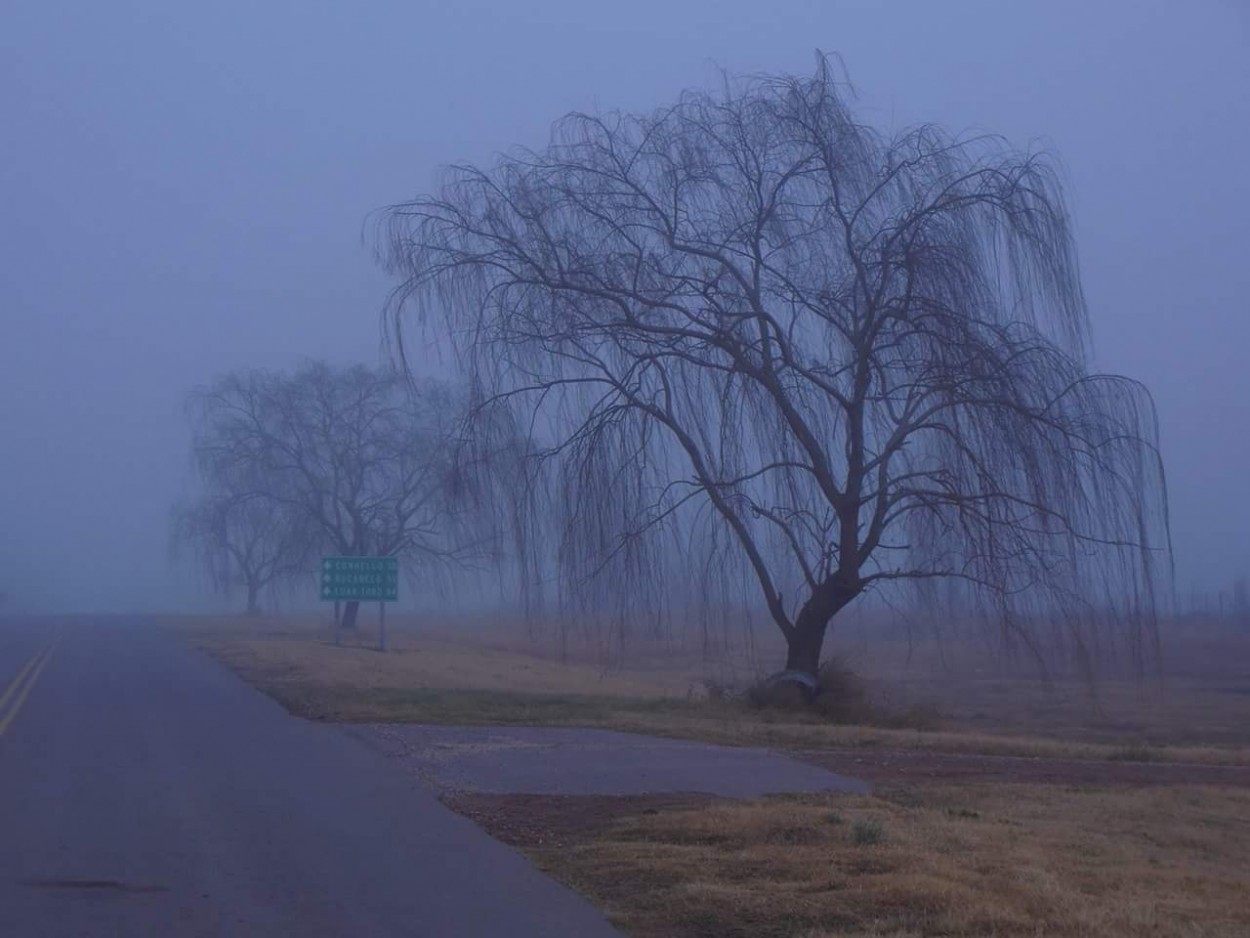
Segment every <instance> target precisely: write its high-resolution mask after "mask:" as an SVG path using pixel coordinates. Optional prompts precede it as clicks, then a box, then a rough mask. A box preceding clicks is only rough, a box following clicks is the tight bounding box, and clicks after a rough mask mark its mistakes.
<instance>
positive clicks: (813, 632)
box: [786, 582, 861, 679]
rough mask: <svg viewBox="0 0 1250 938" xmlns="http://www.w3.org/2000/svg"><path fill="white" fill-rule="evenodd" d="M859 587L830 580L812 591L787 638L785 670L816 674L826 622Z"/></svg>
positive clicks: (856, 592) (858, 591)
mask: <svg viewBox="0 0 1250 938" xmlns="http://www.w3.org/2000/svg"><path fill="white" fill-rule="evenodd" d="M860 590H861V588H860V586H859V585H858V584H854V585H847V584H844V583H839V582H831V583H829V584H827V585H826V586H824V587H822V588H821V589H818V590H817V591H816V592H815V593H813V594H812V597H811V599H809V600H808V601H807V602H806V603H804V604H803V608H802V609H800V610H799V615H798V617H797V618H796V619H795V620H794V630H793V631H792V632H791V633H790V635H789V636H787V638H786V670H787V671H798V672H800V673H802V674H806V675H808V676H810V677H812V678H813V679H814V678H815V677H816V674H817V672H818V671H819V670H820V652H821V649H822V648H823V647H824V644H825V633H826V631H827V630H828V628H829V623H830V622H831V621H833V617H834V616H835V615H837V614H838V613H839V612H840V611H841V610H842V609H843V608H844V607H845V606H846V605H847V604H848V603H849V602H850V601H851V600H852V599H854V598H855V597H856V596H858V595H859V594H860Z"/></svg>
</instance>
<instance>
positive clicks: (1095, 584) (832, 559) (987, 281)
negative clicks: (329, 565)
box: [381, 62, 1168, 672]
mask: <svg viewBox="0 0 1250 938" xmlns="http://www.w3.org/2000/svg"><path fill="white" fill-rule="evenodd" d="M383 225H384V227H383V230H382V232H381V235H382V242H383V244H384V245H385V252H384V260H385V262H386V264H387V265H388V266H389V268H390V269H391V270H392V271H393V272H395V273H397V274H398V275H400V277H401V278H402V282H401V285H400V287H399V288H398V290H397V291H396V294H395V297H394V304H393V308H392V312H393V316H394V318H393V322H394V325H395V327H396V328H397V330H399V331H400V332H401V333H402V329H403V328H404V325H405V312H406V311H407V310H410V309H415V310H416V311H417V312H418V313H419V314H421V315H430V314H437V315H440V316H442V317H443V321H444V322H445V324H446V326H447V327H448V328H449V330H450V334H451V336H452V340H453V342H454V343H455V346H456V350H457V352H458V354H459V357H460V359H461V361H462V362H463V363H464V365H465V366H466V368H467V370H468V373H469V375H470V378H471V380H472V382H473V386H474V387H475V388H476V389H477V392H478V394H479V395H480V397H481V400H482V401H483V405H482V407H481V408H480V410H485V409H487V408H488V407H489V406H490V405H495V406H497V407H500V408H507V409H508V410H509V411H511V412H512V413H513V420H514V421H515V422H517V423H520V424H522V425H529V426H532V427H535V428H537V429H536V435H537V436H538V437H540V438H543V439H547V440H549V441H550V443H549V445H547V446H546V447H545V448H541V452H539V453H536V454H535V455H536V456H537V458H539V459H542V460H546V461H547V462H548V463H549V465H550V471H549V473H548V474H547V476H546V478H548V479H550V480H551V481H552V483H553V484H554V487H555V488H554V491H555V492H556V493H558V495H557V497H556V498H555V499H554V501H555V502H556V503H558V504H559V505H560V506H562V507H564V508H565V510H566V514H565V519H566V525H565V528H564V531H563V534H562V545H563V546H562V549H561V550H560V552H559V556H560V562H561V568H562V571H563V576H564V579H565V580H566V581H567V582H570V583H571V582H582V583H585V582H587V581H588V580H598V581H599V582H600V583H608V584H611V587H610V588H615V589H617V590H620V589H622V588H629V589H631V590H632V589H634V586H635V585H636V584H637V583H638V581H639V580H640V579H644V580H645V579H647V577H648V576H650V575H651V574H654V572H655V571H654V570H653V569H652V570H650V571H649V572H645V573H643V574H642V575H641V576H639V571H641V570H643V568H647V567H648V565H649V564H654V563H655V562H657V561H659V560H660V559H661V558H663V557H670V558H671V557H672V552H671V550H669V549H666V548H662V547H661V546H660V544H661V542H662V539H663V537H664V536H665V535H666V534H667V535H676V534H679V533H680V534H682V535H683V536H685V537H687V538H689V537H690V535H691V532H696V531H702V532H703V533H701V534H698V535H696V536H695V537H694V541H695V542H698V543H701V544H703V545H704V547H705V548H706V549H713V545H716V547H715V549H717V550H720V549H721V548H722V547H723V545H724V544H725V543H726V542H725V541H724V540H723V539H722V537H721V536H720V535H718V534H713V530H714V529H715V530H719V531H720V532H722V533H723V534H728V535H729V538H730V541H729V543H732V544H733V546H734V552H733V553H734V555H735V557H736V559H737V560H738V561H742V562H745V569H746V571H747V572H748V574H749V575H750V576H752V577H753V578H754V580H755V581H756V583H757V585H758V588H759V591H760V593H761V594H762V596H763V598H764V601H765V604H766V605H767V607H768V609H769V612H770V614H771V616H772V618H773V619H774V621H775V622H776V624H777V626H778V628H779V629H780V630H781V631H782V633H783V634H784V635H785V636H786V638H787V640H788V642H789V644H790V649H791V653H790V661H789V667H790V668H794V669H798V670H804V671H808V672H813V671H814V670H815V668H816V665H817V663H818V660H819V654H820V648H821V641H822V640H823V636H824V633H825V629H826V626H827V623H828V622H829V620H830V618H831V617H832V616H833V615H835V614H836V613H837V612H838V611H839V610H840V609H841V608H843V607H844V606H845V605H846V604H847V603H848V602H850V601H851V600H853V599H854V598H855V597H856V596H858V595H859V594H860V593H862V592H863V591H864V590H865V589H867V588H870V587H873V586H878V587H881V588H885V586H886V585H887V584H895V583H900V582H906V581H924V580H928V579H930V578H934V577H949V578H955V579H957V580H959V581H961V582H963V583H965V584H967V586H968V592H967V596H968V598H969V599H970V600H975V601H977V602H979V603H981V604H984V605H986V606H987V607H988V608H992V609H993V610H994V611H995V612H996V613H997V616H998V618H999V620H1000V621H1001V622H1004V623H1007V622H1012V623H1019V622H1022V621H1024V622H1027V621H1038V622H1040V621H1042V620H1048V621H1053V620H1055V619H1063V620H1064V621H1072V622H1075V621H1077V620H1078V619H1081V620H1082V621H1084V620H1086V619H1088V618H1089V617H1090V616H1102V615H1104V614H1107V613H1109V612H1111V611H1113V610H1114V611H1116V612H1117V613H1124V620H1125V621H1131V622H1132V623H1135V624H1136V625H1137V626H1141V625H1145V626H1147V628H1149V627H1150V625H1151V624H1152V622H1153V614H1154V605H1153V604H1154V594H1155V588H1156V585H1157V582H1156V581H1157V576H1158V573H1159V567H1158V565H1159V562H1160V559H1163V560H1164V561H1166V558H1167V556H1168V553H1167V548H1168V534H1167V518H1166V500H1165V495H1164V487H1163V472H1162V466H1161V461H1160V459H1159V454H1158V447H1157V442H1156V438H1157V434H1156V430H1155V425H1154V412H1153V405H1152V402H1151V399H1150V397H1149V395H1148V393H1147V392H1146V391H1145V389H1144V388H1143V387H1142V386H1141V385H1139V384H1137V383H1136V382H1133V381H1130V380H1127V379H1124V378H1119V377H1115V376H1107V375H1096V374H1091V373H1090V372H1089V368H1088V364H1087V349H1086V324H1087V319H1086V308H1085V300H1084V296H1083V294H1082V290H1081V285H1080V279H1079V275H1078V269H1077V260H1076V253H1075V246H1074V244H1073V240H1072V236H1071V232H1070V228H1069V221H1068V217H1067V214H1066V211H1065V208H1064V202H1063V198H1062V193H1061V190H1060V186H1059V182H1058V179H1057V177H1056V174H1055V172H1054V170H1053V169H1052V168H1051V166H1050V165H1049V163H1048V162H1047V161H1046V160H1045V159H1043V158H1042V157H1040V156H1036V155H1021V154H1018V153H1015V152H1013V151H1012V150H1010V149H1009V148H1008V147H1007V146H1006V145H1005V144H1004V143H1003V142H1002V141H1000V140H998V139H996V138H989V137H981V138H972V139H956V138H951V137H950V136H948V135H947V134H945V133H944V132H943V131H941V130H940V129H939V128H936V127H931V126H925V127H920V128H917V129H914V130H911V131H908V132H906V133H903V134H901V135H900V136H898V137H895V138H892V139H886V138H884V137H882V136H881V135H880V134H878V133H876V132H875V131H873V130H872V129H870V128H868V127H865V126H863V125H862V124H860V123H858V122H857V121H856V119H855V118H854V115H853V114H852V113H851V111H850V109H849V107H848V104H847V101H846V99H845V98H844V96H843V94H842V92H841V90H840V89H839V87H838V86H837V83H836V82H835V81H834V79H833V77H832V75H831V73H830V71H829V69H828V67H827V66H826V65H825V63H823V62H822V65H821V68H820V69H819V71H818V73H817V74H816V75H815V77H813V78H810V79H794V78H759V79H752V80H749V81H745V82H741V83H739V84H737V85H736V86H733V85H731V86H730V87H729V88H728V90H727V91H726V92H725V93H724V94H723V95H721V96H714V95H709V94H702V93H687V94H685V95H683V96H682V98H681V99H680V100H679V101H678V103H677V104H675V105H674V106H672V107H670V108H667V109H665V110H662V111H659V112H657V113H655V114H653V115H649V116H633V115H619V114H618V115H610V116H607V117H595V116H588V115H583V114H574V115H571V116H569V117H567V118H565V119H564V120H562V121H561V122H560V123H558V124H557V125H556V128H555V130H554V133H553V137H552V142H551V144H550V146H549V147H548V148H547V149H546V150H544V151H542V152H540V153H534V152H525V151H518V152H516V153H514V154H512V155H509V156H507V157H504V158H502V159H501V160H500V161H499V162H498V163H497V164H496V165H495V166H494V167H492V168H491V169H489V170H482V169H478V168H475V167H472V166H459V167H456V168H454V169H453V170H451V171H450V173H449V174H448V177H447V180H446V182H445V184H444V186H443V187H442V190H441V192H440V193H439V194H438V195H436V196H430V197H425V198H420V199H417V200H415V201H413V202H409V203H405V204H402V205H397V206H395V207H393V208H392V209H391V210H390V211H389V212H388V213H387V214H386V216H385V218H384V220H383ZM704 509H707V510H704ZM605 578H606V579H605ZM652 579H654V577H652ZM627 584H628V586H627ZM637 592H638V591H636V590H635V593H637ZM643 592H645V591H643Z"/></svg>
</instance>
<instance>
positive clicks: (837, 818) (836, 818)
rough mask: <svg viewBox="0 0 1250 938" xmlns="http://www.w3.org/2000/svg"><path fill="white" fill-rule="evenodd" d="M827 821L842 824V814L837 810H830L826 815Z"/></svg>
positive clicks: (827, 822)
mask: <svg viewBox="0 0 1250 938" xmlns="http://www.w3.org/2000/svg"><path fill="white" fill-rule="evenodd" d="M825 823H826V824H841V823H842V815H840V814H838V812H837V811H830V812H829V813H828V814H826V815H825Z"/></svg>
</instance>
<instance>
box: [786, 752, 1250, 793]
mask: <svg viewBox="0 0 1250 938" xmlns="http://www.w3.org/2000/svg"><path fill="white" fill-rule="evenodd" d="M795 755H796V756H797V757H798V758H800V759H802V760H803V761H804V762H809V763H811V764H812V765H818V766H820V767H821V768H824V769H828V770H829V771H831V772H836V773H839V774H842V775H848V776H853V777H855V778H860V779H863V780H864V781H867V782H869V783H871V784H872V785H874V786H876V785H899V784H905V783H912V782H919V783H927V782H951V781H964V780H966V781H976V782H1009V783H1016V784H1041V785H1066V786H1080V787H1097V788H1105V787H1121V786H1133V787H1136V786H1143V785H1214V786H1231V787H1235V788H1250V768H1247V767H1246V766H1219V765H1186V764H1183V763H1172V762H1158V763H1155V762H1136V761H1130V760H1127V759H1126V760H1124V761H1093V760H1084V759H1029V758H1019V757H1013V756H983V755H961V754H956V753H941V752H921V751H902V750H894V751H882V752H866V751H864V750H863V749H854V750H820V751H816V750H809V751H806V752H799V753H795Z"/></svg>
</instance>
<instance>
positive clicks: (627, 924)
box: [453, 784, 1250, 938]
mask: <svg viewBox="0 0 1250 938" xmlns="http://www.w3.org/2000/svg"><path fill="white" fill-rule="evenodd" d="M560 801H561V799H556V798H548V799H541V798H534V797H531V798H528V799H526V800H525V803H524V816H525V819H526V825H525V827H524V828H523V829H521V830H520V831H519V832H518V831H517V830H516V829H515V828H510V827H509V826H508V825H507V824H506V821H505V818H506V813H505V812H504V811H503V810H502V809H505V808H506V805H507V798H506V796H502V797H501V796H478V797H476V798H474V797H472V796H466V798H465V799H462V800H461V803H459V804H456V805H455V806H456V807H458V808H459V809H460V810H463V811H464V812H465V813H467V814H469V815H470V816H471V817H475V818H477V819H478V820H479V822H480V823H483V825H484V826H485V827H486V828H487V829H488V830H492V831H493V832H495V833H496V834H497V836H500V837H501V838H502V839H504V840H507V841H510V842H512V843H513V844H514V845H515V846H517V847H519V848H520V849H522V850H524V851H525V852H526V853H527V854H528V855H529V856H530V857H531V858H532V859H533V860H534V861H535V862H536V863H537V864H538V865H539V866H540V867H541V868H543V869H544V870H546V871H547V872H549V873H550V874H552V875H554V876H556V877H557V878H559V879H561V880H563V881H564V882H566V883H568V884H569V885H571V886H573V887H574V888H576V889H577V890H579V891H580V892H582V893H584V894H585V895H587V896H589V897H591V898H592V899H593V900H594V901H595V902H596V903H597V904H598V905H599V906H600V907H601V908H603V909H604V910H605V911H606V912H607V913H608V914H609V915H610V916H611V917H612V919H613V920H614V921H615V922H616V923H617V924H618V925H619V926H621V927H622V928H623V930H625V931H626V932H627V933H628V934H630V935H633V936H635V938H825V936H829V938H832V936H834V935H839V936H879V938H886V936H888V938H917V936H946V938H974V936H976V938H983V936H997V938H1037V936H1063V938H1068V936H1071V938H1078V936H1080V938H1086V936H1089V938H1094V936H1097V938H1156V936H1157V938H1162V936H1207V938H1216V936H1219V938H1241V936H1244V935H1247V934H1250V903H1248V902H1247V901H1246V897H1247V895H1250V791H1248V790H1246V789H1221V788H1193V787H1166V788H1144V789H1133V790H1123V789H1117V790H1113V791H1100V790H1080V789H1071V788H1066V787H1060V786H1012V785H983V784H982V785H976V784H974V785H960V786H959V787H957V788H952V787H943V786H919V787H916V786H912V787H908V788H906V789H898V790H894V791H888V790H887V791H883V792H881V793H880V794H878V795H875V796H871V797H855V796H837V797H834V796H816V795H813V796H799V797H773V798H767V799H758V800H754V801H746V802H729V801H725V802H713V803H708V804H704V805H684V806H677V807H672V808H660V809H657V808H654V807H644V806H643V805H641V804H640V805H637V806H635V808H634V809H633V812H634V813H632V814H626V815H625V816H623V817H617V818H615V819H613V818H610V817H607V818H601V819H599V820H596V819H595V818H594V817H589V818H583V819H582V820H583V823H581V824H580V825H578V826H576V827H571V826H570V824H569V823H568V820H567V818H568V815H569V814H570V811H569V806H568V805H567V804H561V803H560ZM490 802H493V803H490ZM544 802H546V803H544ZM453 803H454V802H453ZM622 809H623V810H625V811H629V810H630V808H629V807H628V806H622ZM544 815H549V816H551V817H552V818H553V819H556V818H561V817H563V818H564V820H563V821H558V822H556V823H557V825H558V828H557V829H560V833H559V835H558V838H557V843H555V844H552V843H551V842H550V839H549V838H548V837H547V835H546V834H545V832H544V830H543V828H542V825H541V821H538V820H536V819H541V818H543V817H544ZM561 828H562V829H561Z"/></svg>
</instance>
